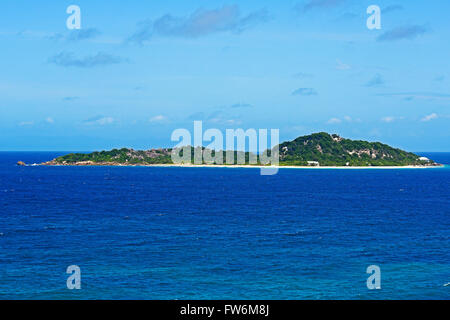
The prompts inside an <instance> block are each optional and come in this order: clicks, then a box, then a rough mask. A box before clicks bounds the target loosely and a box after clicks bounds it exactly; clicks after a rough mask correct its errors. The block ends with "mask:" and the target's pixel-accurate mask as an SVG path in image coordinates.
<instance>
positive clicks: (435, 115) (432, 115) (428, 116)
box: [421, 113, 438, 122]
mask: <svg viewBox="0 0 450 320" xmlns="http://www.w3.org/2000/svg"><path fill="white" fill-rule="evenodd" d="M437 118H438V115H437V114H436V113H432V114H429V115H427V116H425V117H423V118H422V120H421V121H423V122H428V121H431V120H435V119H437Z"/></svg>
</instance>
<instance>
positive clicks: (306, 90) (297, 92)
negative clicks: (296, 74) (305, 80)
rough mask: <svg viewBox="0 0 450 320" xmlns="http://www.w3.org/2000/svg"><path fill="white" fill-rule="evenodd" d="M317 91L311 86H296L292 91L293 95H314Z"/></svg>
mask: <svg viewBox="0 0 450 320" xmlns="http://www.w3.org/2000/svg"><path fill="white" fill-rule="evenodd" d="M317 94H318V93H317V91H316V90H315V89H313V88H298V89H297V90H295V91H294V92H292V95H293V96H316V95H317Z"/></svg>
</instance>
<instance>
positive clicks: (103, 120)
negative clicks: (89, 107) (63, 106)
mask: <svg viewBox="0 0 450 320" xmlns="http://www.w3.org/2000/svg"><path fill="white" fill-rule="evenodd" d="M83 122H84V124H87V125H101V126H104V125H107V124H112V123H114V118H112V117H103V116H96V117H93V118H90V119H87V120H85V121H83Z"/></svg>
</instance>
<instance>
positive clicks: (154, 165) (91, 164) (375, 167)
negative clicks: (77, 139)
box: [37, 162, 445, 170]
mask: <svg viewBox="0 0 450 320" xmlns="http://www.w3.org/2000/svg"><path fill="white" fill-rule="evenodd" d="M37 166H54V167H67V166H70V167H80V166H82V167H165V168H171V167H172V168H235V169H236V168H241V169H242V168H255V169H262V168H275V169H390V170H392V169H430V168H444V167H445V165H442V164H437V165H433V166H414V165H408V166H261V165H226V164H224V165H223V164H221V165H218V164H212V165H211V164H169V163H168V164H122V163H109V162H106V163H93V162H77V163H72V164H56V163H52V162H45V163H41V164H37Z"/></svg>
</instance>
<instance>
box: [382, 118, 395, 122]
mask: <svg viewBox="0 0 450 320" xmlns="http://www.w3.org/2000/svg"><path fill="white" fill-rule="evenodd" d="M381 121H383V122H386V123H390V122H394V121H395V117H384V118H381Z"/></svg>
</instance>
